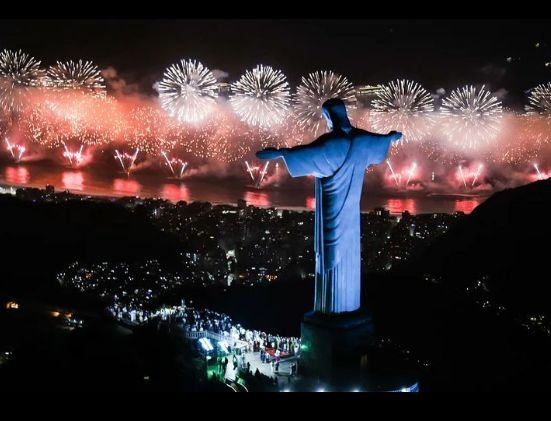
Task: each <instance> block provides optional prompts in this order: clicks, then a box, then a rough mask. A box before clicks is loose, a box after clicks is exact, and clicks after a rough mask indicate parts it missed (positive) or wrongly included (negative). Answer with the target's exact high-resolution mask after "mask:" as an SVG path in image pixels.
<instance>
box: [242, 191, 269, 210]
mask: <svg viewBox="0 0 551 421" xmlns="http://www.w3.org/2000/svg"><path fill="white" fill-rule="evenodd" d="M243 199H244V200H245V201H246V202H247V205H253V206H261V207H268V206H270V205H271V203H270V200H269V199H268V195H267V194H266V193H263V192H252V191H247V192H245V196H244V197H243Z"/></svg>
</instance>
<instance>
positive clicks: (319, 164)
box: [282, 113, 392, 314]
mask: <svg viewBox="0 0 551 421" xmlns="http://www.w3.org/2000/svg"><path fill="white" fill-rule="evenodd" d="M331 117H332V123H333V130H332V131H331V132H329V133H326V134H324V135H322V136H320V137H319V138H318V139H316V140H315V141H314V142H312V143H310V144H308V145H301V146H297V147H294V148H290V149H285V150H283V151H282V155H283V160H284V161H285V164H286V165H287V169H288V170H289V174H290V175H291V176H292V177H302V176H314V177H315V178H316V180H315V184H316V215H315V240H314V241H315V253H316V275H315V288H316V293H315V301H314V311H316V312H321V313H326V314H334V313H343V312H350V311H355V310H358V309H359V307H360V283H361V276H360V199H361V195H362V186H363V179H364V175H365V170H366V168H367V167H368V166H369V165H371V164H378V163H380V162H382V161H384V160H385V158H386V155H387V152H388V149H389V146H390V143H391V141H392V136H391V135H380V134H375V133H369V132H367V131H365V130H361V129H357V128H354V127H352V126H351V125H350V123H349V122H348V118H347V117H346V114H344V116H343V115H339V114H338V113H337V114H335V113H332V114H331Z"/></svg>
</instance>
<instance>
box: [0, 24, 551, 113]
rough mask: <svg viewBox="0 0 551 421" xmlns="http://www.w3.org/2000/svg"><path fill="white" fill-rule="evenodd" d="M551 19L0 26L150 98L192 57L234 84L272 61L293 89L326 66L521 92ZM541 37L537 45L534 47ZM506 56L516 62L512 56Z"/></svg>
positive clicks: (373, 78) (33, 49)
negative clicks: (112, 75)
mask: <svg viewBox="0 0 551 421" xmlns="http://www.w3.org/2000/svg"><path fill="white" fill-rule="evenodd" d="M550 24H551V20H438V21H431V20H235V19H234V20H232V19H226V20H222V19H218V20H60V21H59V20H58V21H54V20H30V21H29V20H27V21H15V20H12V21H3V22H2V23H1V24H0V48H11V49H18V48H21V49H23V50H25V51H27V52H29V53H30V54H32V55H34V56H35V57H37V58H39V59H41V60H42V61H43V63H44V64H47V65H49V64H51V63H53V62H54V61H55V60H57V59H60V60H68V59H78V58H83V59H89V60H93V61H95V62H96V63H97V64H98V65H99V66H100V67H107V66H112V67H114V68H115V69H116V70H117V71H118V74H119V75H120V76H121V77H123V78H124V79H125V80H126V81H127V82H128V83H131V84H137V88H138V90H139V91H140V92H142V93H144V94H152V93H153V89H152V84H153V83H154V82H155V81H156V80H159V79H160V77H161V75H162V72H163V70H164V69H165V68H166V67H167V66H168V65H170V64H172V63H174V62H176V61H178V60H179V59H181V58H197V59H199V60H200V61H202V62H203V63H204V64H205V65H207V66H208V67H210V68H211V69H220V70H223V71H224V72H227V73H229V78H228V80H229V81H233V80H236V79H237V78H238V77H239V76H240V75H241V74H242V73H243V72H244V70H245V69H247V68H251V67H253V66H254V65H256V64H260V63H263V64H268V65H272V66H274V67H277V68H280V69H281V70H283V71H284V72H285V73H286V74H287V76H288V78H289V80H290V82H291V83H292V84H293V85H297V84H298V83H299V82H300V76H301V75H303V74H306V73H308V72H310V71H314V70H322V69H330V70H334V71H336V72H341V73H343V74H345V75H346V76H348V78H349V79H350V80H351V81H352V82H353V83H354V84H361V83H371V84H373V83H383V82H387V81H389V80H390V79H394V78H398V77H399V78H410V79H414V80H416V81H418V82H420V83H421V84H422V85H424V86H425V87H426V88H427V89H429V90H430V91H433V92H434V91H435V90H437V89H438V88H444V89H446V90H447V91H448V92H449V91H450V90H451V89H453V88H455V87H457V86H459V85H462V84H465V83H474V84H482V83H485V84H486V85H487V86H488V87H489V88H490V89H492V90H494V91H497V90H500V89H501V90H505V91H503V92H507V95H506V96H505V97H504V104H505V105H509V106H518V105H520V104H521V103H522V101H523V100H524V94H523V91H525V90H527V89H529V88H531V87H533V86H535V85H537V84H539V83H542V82H545V81H548V80H551V65H549V66H548V67H546V66H545V63H546V62H551V36H550V31H549V30H548V28H549V25H550ZM538 42H539V43H540V46H539V47H536V43H538ZM507 57H512V59H513V61H512V62H508V61H507Z"/></svg>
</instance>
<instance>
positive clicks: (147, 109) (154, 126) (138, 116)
mask: <svg viewBox="0 0 551 421" xmlns="http://www.w3.org/2000/svg"><path fill="white" fill-rule="evenodd" d="M176 138H177V124H176V123H175V122H174V121H173V120H171V119H170V118H169V117H168V116H167V115H166V113H164V112H163V111H162V110H160V109H158V108H157V107H153V106H141V107H137V108H135V109H133V110H132V111H130V114H129V118H128V126H127V129H126V130H125V141H126V143H127V144H128V145H129V146H131V147H132V148H138V149H139V150H140V151H142V152H144V153H147V154H148V155H152V156H160V155H161V153H162V151H167V150H171V149H172V148H174V146H175V144H176Z"/></svg>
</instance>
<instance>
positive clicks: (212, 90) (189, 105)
mask: <svg viewBox="0 0 551 421" xmlns="http://www.w3.org/2000/svg"><path fill="white" fill-rule="evenodd" d="M158 91H159V100H160V103H161V106H162V107H163V109H164V110H165V111H166V112H167V113H168V114H169V115H170V116H171V117H174V118H176V119H177V120H178V121H180V122H185V123H197V122H200V121H203V120H204V119H205V118H206V117H207V116H208V115H209V114H210V113H211V112H212V111H213V109H214V106H215V105H216V98H217V97H218V84H217V82H216V78H215V77H214V75H213V74H212V72H211V71H210V70H209V69H208V68H207V67H205V66H203V64H202V63H200V62H199V61H196V60H180V62H179V63H176V64H173V65H172V66H170V67H169V68H168V69H166V71H165V73H164V75H163V79H162V80H161V81H160V82H159V84H158Z"/></svg>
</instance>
